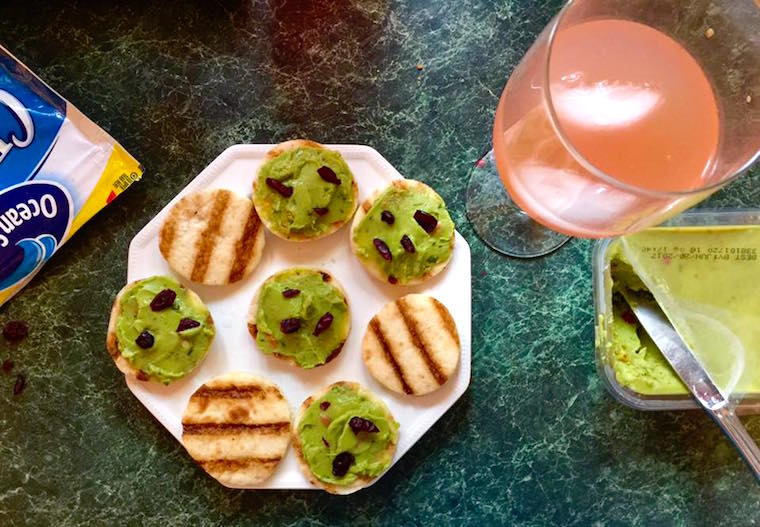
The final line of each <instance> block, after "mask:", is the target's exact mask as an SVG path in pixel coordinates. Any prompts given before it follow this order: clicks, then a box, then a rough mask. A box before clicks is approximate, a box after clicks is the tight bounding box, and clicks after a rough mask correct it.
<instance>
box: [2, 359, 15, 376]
mask: <svg viewBox="0 0 760 527" xmlns="http://www.w3.org/2000/svg"><path fill="white" fill-rule="evenodd" d="M12 369H13V361H12V360H11V359H5V360H4V361H3V371H4V372H5V373H10V371H11V370H12Z"/></svg>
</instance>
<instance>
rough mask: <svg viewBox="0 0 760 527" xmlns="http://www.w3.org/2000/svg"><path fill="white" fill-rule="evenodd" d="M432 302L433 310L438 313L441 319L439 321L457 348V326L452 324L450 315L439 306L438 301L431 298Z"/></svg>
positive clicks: (452, 320) (442, 306)
mask: <svg viewBox="0 0 760 527" xmlns="http://www.w3.org/2000/svg"><path fill="white" fill-rule="evenodd" d="M432 300H433V305H434V306H435V310H436V311H438V315H439V316H440V317H441V321H442V322H443V325H444V327H445V328H446V331H447V332H448V334H449V335H451V338H452V339H454V342H456V343H457V346H459V332H458V331H457V325H456V323H455V322H454V319H453V318H452V317H451V313H449V310H448V309H446V306H444V305H443V304H441V303H440V302H439V301H438V300H436V299H435V298H432Z"/></svg>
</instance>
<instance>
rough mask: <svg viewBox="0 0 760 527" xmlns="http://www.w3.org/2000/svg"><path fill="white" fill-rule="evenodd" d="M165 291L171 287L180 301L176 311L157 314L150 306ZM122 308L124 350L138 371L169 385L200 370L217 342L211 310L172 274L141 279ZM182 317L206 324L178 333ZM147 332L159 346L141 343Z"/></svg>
mask: <svg viewBox="0 0 760 527" xmlns="http://www.w3.org/2000/svg"><path fill="white" fill-rule="evenodd" d="M164 289H171V290H172V291H174V292H175V293H176V294H177V297H176V299H175V300H174V303H173V305H171V307H167V308H166V309H162V310H160V311H153V310H152V309H151V306H150V304H151V302H152V301H153V299H154V298H155V297H156V295H157V294H158V293H160V292H161V291H163V290H164ZM119 307H120V309H121V312H120V314H119V318H118V320H117V321H116V337H117V339H118V342H119V352H120V353H121V355H122V356H123V357H124V358H125V359H126V360H127V362H129V364H130V365H131V366H132V367H133V368H135V369H137V370H140V371H142V372H144V373H146V374H147V375H149V376H150V377H153V378H156V379H158V380H159V381H161V382H163V383H164V384H169V383H170V382H172V381H175V380H177V379H180V378H182V377H184V376H185V375H187V374H188V373H190V372H191V371H192V370H193V369H195V367H196V366H197V365H198V364H200V362H201V361H202V360H203V359H204V357H205V356H206V353H207V352H208V348H209V346H210V345H211V341H212V340H213V338H214V326H213V323H210V320H211V317H210V316H209V312H208V309H206V306H205V305H203V303H202V302H201V301H200V300H199V299H198V297H197V296H195V295H193V294H190V293H189V291H188V290H187V289H185V288H184V287H182V286H181V285H180V284H179V282H177V281H176V280H174V279H172V278H169V277H167V276H153V277H151V278H146V279H145V280H140V281H139V282H137V283H136V284H134V285H133V286H132V287H130V288H129V290H127V291H126V292H125V293H124V294H123V295H122V297H121V300H120V302H119ZM182 319H191V320H193V321H196V322H198V323H199V324H200V325H198V326H197V327H192V328H189V329H185V330H183V331H177V329H178V327H179V324H180V321H181V320H182ZM145 331H147V332H148V333H150V335H151V336H152V337H153V344H152V345H151V346H150V347H148V348H147V349H146V348H143V347H141V346H139V345H138V344H137V342H136V341H137V339H138V337H139V336H140V335H141V334H142V333H143V332H145Z"/></svg>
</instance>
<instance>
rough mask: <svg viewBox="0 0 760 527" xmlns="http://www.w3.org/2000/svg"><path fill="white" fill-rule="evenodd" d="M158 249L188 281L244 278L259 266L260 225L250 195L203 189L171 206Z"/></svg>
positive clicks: (214, 282) (261, 247)
mask: <svg viewBox="0 0 760 527" xmlns="http://www.w3.org/2000/svg"><path fill="white" fill-rule="evenodd" d="M159 249H160V250H161V254H162V255H163V257H164V258H166V261H167V262H169V265H170V266H171V267H172V269H174V270H175V271H176V272H177V273H179V274H180V275H182V276H183V277H185V278H187V279H188V280H192V281H193V282H198V283H201V284H206V285H225V284H229V283H232V282H237V281H239V280H242V279H243V278H244V277H245V276H247V275H248V274H249V273H250V272H251V271H253V269H254V268H255V267H256V266H257V265H258V263H259V261H260V260H261V253H262V251H263V250H264V229H262V227H261V221H260V220H259V216H258V214H257V213H256V209H255V208H254V206H253V202H252V201H251V200H250V199H248V198H244V197H243V196H240V195H239V194H236V193H235V192H232V191H231V190H225V189H207V190H201V191H198V192H193V193H191V194H188V195H187V196H185V197H183V198H182V199H181V200H179V201H178V202H177V204H176V205H174V206H173V207H172V209H171V210H170V211H169V215H168V216H167V218H166V221H164V224H163V226H162V227H161V233H160V234H159Z"/></svg>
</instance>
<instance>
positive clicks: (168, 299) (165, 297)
mask: <svg viewBox="0 0 760 527" xmlns="http://www.w3.org/2000/svg"><path fill="white" fill-rule="evenodd" d="M176 299H177V293H176V292H175V291H174V290H172V289H164V290H163V291H161V292H160V293H158V294H157V295H156V296H154V297H153V300H151V302H150V310H151V311H163V310H164V309H167V308H170V307H172V306H173V305H174V301H175V300H176Z"/></svg>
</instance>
